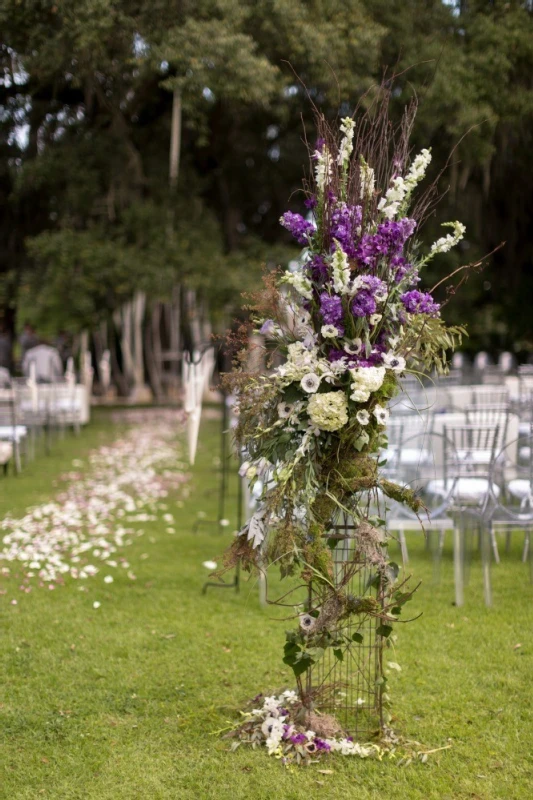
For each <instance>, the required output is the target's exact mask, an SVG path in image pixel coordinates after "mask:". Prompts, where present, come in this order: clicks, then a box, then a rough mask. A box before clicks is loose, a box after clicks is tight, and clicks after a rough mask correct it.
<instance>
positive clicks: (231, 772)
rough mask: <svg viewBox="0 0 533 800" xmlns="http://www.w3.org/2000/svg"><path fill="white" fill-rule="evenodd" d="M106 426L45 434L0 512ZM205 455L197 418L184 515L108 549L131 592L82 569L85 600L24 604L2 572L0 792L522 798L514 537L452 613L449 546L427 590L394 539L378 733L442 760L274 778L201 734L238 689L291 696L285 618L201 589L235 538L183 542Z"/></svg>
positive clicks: (210, 733) (238, 695)
mask: <svg viewBox="0 0 533 800" xmlns="http://www.w3.org/2000/svg"><path fill="white" fill-rule="evenodd" d="M113 435H115V431H114V430H113V427H112V425H111V424H110V422H109V419H108V417H107V416H106V414H105V413H103V412H102V413H100V414H99V415H98V417H97V420H96V422H95V423H94V424H92V425H91V426H90V428H89V429H87V430H86V431H84V432H83V433H82V434H81V436H80V438H79V439H75V438H74V437H67V438H66V439H65V440H63V441H59V442H57V443H56V444H55V447H54V455H53V456H49V457H45V456H41V457H40V458H39V459H38V460H37V461H36V462H34V463H33V464H32V465H30V467H29V468H28V469H27V470H26V472H25V473H24V474H23V475H22V476H20V477H16V478H15V477H9V478H8V479H1V480H0V518H1V517H2V516H3V515H4V514H5V513H6V512H8V511H11V512H13V513H15V514H18V513H22V512H23V511H24V509H25V508H27V507H28V506H30V505H32V504H36V503H38V502H42V501H44V500H46V499H48V498H50V497H52V496H53V495H54V493H55V492H56V491H57V488H56V487H57V478H58V476H59V475H60V474H61V473H62V472H65V471H68V470H69V469H71V465H72V460H73V459H75V458H83V457H84V456H85V455H86V454H87V452H88V450H89V449H90V448H92V447H95V446H96V445H98V444H99V443H102V442H105V441H109V440H111V438H112V437H113ZM217 456H218V424H217V423H216V422H208V423H206V424H205V425H204V427H203V429H202V432H201V442H200V447H199V452H198V457H197V465H196V466H195V468H194V470H193V471H192V477H191V490H192V491H191V493H190V496H189V497H188V499H186V500H185V503H184V505H183V507H178V506H177V505H176V500H177V498H176V497H171V498H169V500H168V505H169V510H170V511H171V512H172V513H173V514H174V515H175V518H176V525H175V527H176V533H175V534H174V535H172V534H169V533H167V531H166V528H167V525H166V523H165V522H164V521H163V520H162V519H160V520H159V521H156V522H149V523H145V524H143V526H142V527H143V529H144V531H145V533H144V535H143V536H142V537H140V538H135V539H134V542H133V544H132V545H131V546H130V547H128V548H127V549H125V550H124V551H123V553H124V555H126V556H127V558H128V561H129V562H130V563H131V565H132V569H134V571H135V574H136V575H137V580H136V581H131V580H129V579H128V578H127V576H126V575H118V576H117V577H116V578H115V581H114V583H113V585H112V586H107V585H104V583H103V581H102V578H101V576H98V575H97V576H96V577H94V578H91V579H89V580H87V581H85V585H86V586H87V588H88V592H87V593H85V592H80V591H79V586H80V582H79V581H75V580H72V579H68V580H67V582H66V585H65V586H63V587H58V588H57V589H56V590H55V591H53V592H51V591H48V590H46V589H45V588H42V589H39V588H34V589H33V591H32V593H31V594H24V593H23V592H21V591H20V590H19V584H20V576H17V574H16V573H17V570H16V568H14V569H13V570H12V574H11V575H10V576H9V577H0V588H1V589H3V590H7V591H6V594H3V595H2V596H0V626H1V631H2V635H1V638H0V658H1V665H0V669H1V675H2V681H1V686H0V797H1V798H7V799H8V800H19V798H20V800H22V798H25V799H26V798H27V800H34V798H41V797H42V798H50V800H60V799H63V798H64V799H65V800H77V798H80V799H81V798H83V800H92V799H93V798H98V799H99V800H118V798H124V800H134V799H137V798H138V800H156V799H158V798H165V799H167V798H168V799H169V800H171V799H172V798H191V799H192V798H202V799H203V798H216V799H217V800H218V799H219V798H220V800H223V799H224V798H228V799H229V798H231V800H237V799H240V798H251V800H262V799H263V798H264V799H265V800H271V799H272V798H273V797H276V798H279V799H280V800H296V799H297V798H298V799H299V798H302V799H304V798H305V800H314V799H315V798H333V797H339V798H350V799H351V798H355V799H356V800H365V799H366V798H384V800H404V798H405V800H412V799H413V798H427V799H429V798H438V800H444V799H445V798H454V800H455V799H457V800H459V799H460V800H463V798H464V800H466V799H467V798H483V800H488V798H506V799H507V798H516V799H517V800H518V799H520V800H523V799H524V798H529V797H531V796H533V759H532V744H531V742H532V739H533V724H532V717H533V710H532V709H533V703H532V700H531V697H532V690H531V686H532V678H533V603H532V594H533V593H532V588H531V586H530V584H529V582H528V573H527V569H526V567H525V566H524V565H522V564H521V563H520V557H519V556H520V544H521V542H520V541H519V539H520V537H519V536H518V535H517V536H516V537H515V541H514V542H513V549H512V552H511V553H510V554H509V555H506V556H504V558H503V563H502V564H501V565H500V566H498V567H495V568H494V569H493V590H494V608H492V609H486V608H485V607H484V604H483V594H482V585H481V569H480V564H479V561H476V560H474V562H473V563H472V568H471V577H470V585H469V587H468V588H467V590H466V602H465V605H464V607H463V608H455V607H454V605H453V603H452V600H453V569H452V561H451V548H450V545H451V542H450V541H448V542H447V546H446V550H445V553H444V560H443V564H442V570H441V581H440V583H439V584H438V585H435V584H434V583H433V581H432V561H431V558H430V556H429V555H428V554H427V553H426V551H425V549H424V545H423V541H422V537H421V536H420V534H412V535H410V536H409V535H408V544H409V551H410V555H411V571H412V574H413V576H414V578H416V579H422V581H423V584H422V586H421V588H420V590H419V591H418V593H417V596H416V599H415V600H414V601H413V602H412V603H411V604H410V605H411V608H410V609H409V610H410V612H413V614H414V613H417V612H420V611H422V612H423V616H422V618H421V619H419V620H418V621H417V622H414V623H413V624H411V625H405V626H399V627H400V630H399V632H398V633H399V640H398V648H397V653H396V654H395V659H394V660H397V661H399V662H400V664H401V665H402V668H403V670H402V672H401V673H398V674H396V673H394V674H393V676H392V677H391V684H390V685H391V692H392V694H393V698H394V700H395V713H396V717H397V719H396V722H395V727H396V728H397V730H398V731H399V732H401V733H402V734H404V735H406V736H408V737H411V738H414V739H417V740H418V741H420V742H423V743H424V745H427V748H428V749H430V748H433V747H434V748H438V747H441V746H443V745H446V744H447V743H449V742H450V741H451V742H452V743H453V747H452V748H451V749H449V750H445V751H442V752H438V753H436V754H435V755H434V756H430V759H429V762H428V763H427V764H420V763H417V764H413V765H411V766H409V767H406V768H401V767H396V766H395V765H394V763H391V762H383V763H380V762H378V761H371V760H368V761H362V760H360V759H356V758H342V757H341V756H334V757H331V758H329V759H324V760H323V761H322V763H321V764H320V765H313V766H311V767H309V768H303V769H302V768H300V769H298V768H295V767H294V768H289V769H285V768H283V767H282V766H281V764H280V763H279V762H278V761H277V760H276V759H274V758H269V757H268V756H267V755H266V752H264V751H263V752H257V751H251V750H246V749H244V748H243V747H241V748H240V749H239V750H238V751H237V752H236V753H235V754H231V753H229V752H228V743H227V741H224V740H222V739H220V738H219V737H218V736H217V735H216V733H215V732H216V731H217V730H219V729H221V728H223V727H224V726H225V725H226V724H227V721H228V720H234V719H235V718H236V714H237V711H238V709H239V708H240V707H242V706H243V704H244V703H245V702H246V700H247V699H248V698H250V697H253V696H254V695H255V694H257V693H258V692H260V691H264V690H276V689H278V688H284V687H287V686H290V687H291V688H292V680H291V674H290V671H289V669H288V668H286V667H285V666H284V665H283V664H282V662H281V651H282V646H283V642H284V630H285V627H284V623H282V622H276V621H274V619H273V618H274V617H276V616H281V615H282V614H281V613H279V612H278V611H276V609H274V610H272V609H266V610H263V609H261V608H260V607H259V604H258V598H257V587H256V586H255V584H254V583H253V582H249V583H244V585H243V588H242V591H241V593H240V595H237V594H235V593H234V592H233V591H228V590H225V591H219V590H214V591H213V590H210V591H209V592H208V594H207V595H205V596H204V595H202V594H201V591H200V590H201V587H202V583H203V581H204V580H205V578H206V575H207V572H206V570H205V568H204V567H203V566H202V561H204V560H206V559H213V558H214V559H215V560H219V556H220V554H221V552H222V550H223V548H224V546H225V545H226V543H227V542H228V541H229V539H230V535H231V530H232V529H233V527H234V524H232V525H230V527H229V528H226V529H225V533H224V534H220V533H219V532H218V531H217V529H216V527H214V526H202V527H201V529H200V531H199V533H198V534H193V533H192V531H191V529H192V524H193V522H194V521H195V520H196V519H197V514H198V512H199V511H202V512H205V514H206V516H207V518H208V519H214V518H215V516H216V508H217V497H216V492H215V489H216V481H217V475H216V469H215V466H214V465H215V463H216V457H217ZM232 488H233V489H235V486H233V487H232ZM232 510H233V506H231V507H230V508H229V509H228V513H227V516H228V517H230V519H231V513H230V512H231V511H232ZM232 523H234V517H233V520H232ZM2 565H3V563H0V567H2ZM13 598H15V599H17V601H18V604H17V605H16V606H15V605H11V604H10V601H11V600H12V599H13ZM95 600H99V601H100V602H101V607H100V608H98V609H97V610H95V609H93V602H94V601H95ZM518 644H520V645H521V646H520V647H516V646H517V645H518ZM319 769H327V770H332V773H331V774H322V773H320V772H319V771H318V770H319Z"/></svg>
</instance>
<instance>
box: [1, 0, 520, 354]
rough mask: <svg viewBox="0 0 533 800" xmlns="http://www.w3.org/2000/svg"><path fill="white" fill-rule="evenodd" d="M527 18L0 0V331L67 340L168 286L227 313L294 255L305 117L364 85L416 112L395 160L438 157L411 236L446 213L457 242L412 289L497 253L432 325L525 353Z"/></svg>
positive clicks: (481, 9) (501, 13)
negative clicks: (284, 216)
mask: <svg viewBox="0 0 533 800" xmlns="http://www.w3.org/2000/svg"><path fill="white" fill-rule="evenodd" d="M531 22H532V4H531V3H530V2H517V1H516V0H515V1H514V2H513V0H511V1H509V2H503V1H502V0H493V1H492V2H490V3H487V2H480V0H467V2H457V3H453V2H446V3H444V2H442V0H409V1H408V2H405V0H328V2H324V0H307V1H306V0H260V2H256V0H194V2H192V0H152V2H150V3H147V2H131V1H130V2H124V0H78V2H76V3H75V4H69V3H66V2H59V1H58V2H55V3H54V2H46V1H45V0H1V2H0V31H1V32H2V33H1V44H0V105H1V108H2V113H1V115H0V202H1V204H2V211H3V213H2V217H1V219H0V306H1V307H2V308H3V314H4V316H5V318H6V319H7V320H8V322H9V324H10V325H11V324H13V322H14V318H15V312H16V310H17V308H20V309H23V310H24V313H27V314H30V315H32V316H33V317H34V318H35V320H36V321H39V320H42V319H45V318H48V319H50V318H53V319H54V321H57V324H58V326H61V327H66V328H69V329H71V330H79V329H81V328H82V327H88V326H91V325H95V324H97V323H98V322H99V321H100V320H102V319H105V318H106V316H108V315H109V314H111V313H112V311H113V310H114V309H115V308H116V307H117V306H118V305H120V303H121V302H123V301H124V300H125V299H127V298H128V297H130V296H131V295H132V293H133V292H134V291H135V290H136V289H142V290H143V291H146V292H147V293H148V294H149V295H151V296H153V297H160V298H164V297H165V295H166V294H167V293H168V291H169V287H172V286H173V285H175V284H183V285H189V286H193V287H195V288H198V289H199V290H201V292H202V293H204V294H205V295H206V296H207V297H208V298H209V299H210V303H211V308H213V309H216V310H218V311H219V313H220V312H223V313H226V312H228V311H229V310H231V309H235V308H237V307H238V305H239V303H240V297H239V295H240V291H241V290H242V289H244V288H246V287H247V286H250V285H253V283H254V282H257V281H258V279H259V275H260V265H261V263H262V262H267V263H269V264H275V263H280V262H283V261H286V260H288V259H289V258H290V257H291V253H292V252H293V251H291V245H290V244H289V241H288V239H287V238H286V234H285V233H284V231H283V229H282V228H281V227H280V226H279V224H278V219H279V216H280V214H281V213H282V212H283V211H284V210H285V209H286V207H287V205H289V207H291V208H292V209H293V210H301V206H302V199H301V197H300V196H299V195H298V194H297V193H295V190H296V189H297V188H298V186H299V185H300V181H301V178H302V174H303V172H304V170H305V169H306V168H307V165H306V164H305V158H304V154H305V151H304V146H303V138H304V131H305V132H306V135H307V137H309V139H310V140H311V141H312V139H313V136H314V131H313V121H312V120H313V117H312V111H313V104H315V105H316V106H317V107H318V108H320V109H321V110H322V111H323V112H324V113H325V114H326V115H327V116H329V117H334V116H336V115H337V114H339V113H341V114H345V113H351V111H352V110H353V108H354V107H355V105H356V104H357V102H358V101H359V99H360V98H361V97H362V96H363V95H364V94H365V92H367V91H369V90H370V91H372V90H371V87H372V86H373V85H375V84H376V82H378V83H379V81H380V80H381V78H382V76H383V74H384V73H385V74H387V75H392V74H396V76H397V77H396V80H395V89H394V104H395V112H396V113H397V115H398V118H399V115H400V112H401V109H402V107H403V106H404V104H405V103H406V102H408V100H409V99H410V98H412V97H413V96H415V95H416V96H417V98H418V102H419V113H418V117H417V121H416V125H415V131H414V142H413V145H414V147H415V148H421V147H428V146H430V147H431V148H432V149H433V154H434V162H433V163H434V165H435V169H437V168H438V167H437V165H439V164H440V165H444V164H445V163H446V162H447V161H448V158H449V157H450V153H452V155H451V157H450V159H449V167H448V169H447V170H445V171H444V173H443V175H442V176H441V178H440V188H441V190H442V192H443V194H444V195H445V196H444V199H443V202H442V203H441V205H440V206H439V207H438V208H437V209H436V212H435V215H434V216H433V217H432V218H431V219H430V220H429V222H428V224H427V229H428V230H427V234H424V235H427V237H428V239H429V238H430V237H431V236H434V235H435V234H436V233H437V229H438V226H439V224H440V223H441V222H442V221H443V220H445V219H455V218H458V219H461V220H462V221H464V222H465V223H466V225H467V238H466V239H465V242H464V247H463V250H462V252H460V253H459V254H458V255H453V256H452V255H450V256H448V257H444V256H443V257H442V259H443V260H442V261H441V262H439V264H437V265H436V267H435V272H434V274H433V275H429V276H428V277H429V279H432V278H433V277H435V278H437V279H438V278H439V277H442V275H444V274H445V273H446V271H449V270H450V269H452V268H453V267H455V266H458V265H459V264H460V263H461V262H464V261H474V260H476V259H477V258H479V256H481V255H483V254H484V253H486V252H489V251H491V250H492V249H493V248H494V247H495V246H497V245H498V244H499V243H500V242H501V241H504V240H505V241H506V242H507V243H506V246H505V247H504V248H503V249H502V250H500V251H498V252H497V253H496V255H495V256H494V257H493V258H492V259H490V261H489V264H488V266H487V267H486V269H485V270H484V272H483V274H482V275H477V276H476V277H472V278H471V279H470V281H469V282H468V284H467V285H466V286H465V287H462V292H461V296H460V297H459V298H458V300H459V302H454V304H453V315H454V316H453V321H458V320H460V321H465V320H466V321H468V322H469V327H470V330H471V334H472V336H473V342H474V343H477V344H478V345H483V346H485V347H493V348H498V347H503V346H506V347H507V346H510V345H511V344H512V343H516V345H517V347H519V348H521V349H524V350H533V332H532V331H531V326H530V323H529V308H530V306H531V304H532V302H533V269H532V261H533V243H532V240H531V237H530V236H529V228H530V224H531V223H530V221H531V219H532V216H533V207H532V206H533V199H532V198H533V191H532V189H533V186H532V184H533V176H532V172H531V169H530V162H531V155H530V154H531V139H532V137H533V133H532V131H533V125H532V122H533V92H532V82H533V36H532V26H531ZM177 95H178V96H179V102H180V111H181V115H182V130H181V147H180V153H181V156H180V161H179V175H178V180H177V188H174V187H173V186H172V185H169V141H170V137H171V124H172V112H173V104H174V103H175V101H176V96H177ZM452 151H453V152H452ZM0 313H2V312H0ZM451 313H452V311H451V310H450V314H451Z"/></svg>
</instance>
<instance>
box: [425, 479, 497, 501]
mask: <svg viewBox="0 0 533 800" xmlns="http://www.w3.org/2000/svg"><path fill="white" fill-rule="evenodd" d="M491 488H492V492H493V494H494V496H495V497H498V496H499V494H500V489H499V487H498V486H496V484H495V483H493V484H492V487H491ZM488 490H489V481H488V479H487V478H457V479H453V478H448V479H447V480H446V481H445V480H444V478H437V479H436V480H433V481H430V482H429V483H428V485H427V492H428V493H429V494H433V495H435V496H436V497H448V496H450V497H451V498H453V499H454V500H466V501H468V500H475V501H479V500H482V499H483V497H485V495H486V494H487V493H488Z"/></svg>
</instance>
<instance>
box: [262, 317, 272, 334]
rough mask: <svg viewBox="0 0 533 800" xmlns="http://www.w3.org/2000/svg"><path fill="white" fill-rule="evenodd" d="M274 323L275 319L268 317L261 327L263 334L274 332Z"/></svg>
mask: <svg viewBox="0 0 533 800" xmlns="http://www.w3.org/2000/svg"><path fill="white" fill-rule="evenodd" d="M274 325H275V322H274V320H273V319H266V320H265V321H264V322H263V324H262V325H261V327H260V328H259V333H262V334H263V335H265V334H267V335H268V334H269V333H272V331H273V330H274Z"/></svg>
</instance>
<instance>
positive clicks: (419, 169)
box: [405, 148, 431, 192]
mask: <svg viewBox="0 0 533 800" xmlns="http://www.w3.org/2000/svg"><path fill="white" fill-rule="evenodd" d="M430 162H431V152H430V151H429V150H427V149H426V148H424V149H423V150H421V151H420V153H419V154H418V155H417V156H415V159H414V160H413V163H412V164H411V166H410V167H409V172H408V173H407V175H406V176H405V183H406V185H407V189H408V191H409V192H412V190H413V189H414V188H415V186H416V185H417V184H418V183H420V181H421V180H422V178H423V177H424V175H425V174H426V170H427V168H428V166H429V164H430Z"/></svg>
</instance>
